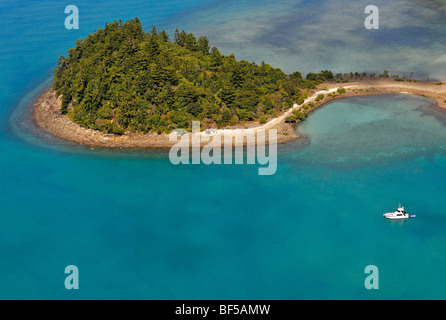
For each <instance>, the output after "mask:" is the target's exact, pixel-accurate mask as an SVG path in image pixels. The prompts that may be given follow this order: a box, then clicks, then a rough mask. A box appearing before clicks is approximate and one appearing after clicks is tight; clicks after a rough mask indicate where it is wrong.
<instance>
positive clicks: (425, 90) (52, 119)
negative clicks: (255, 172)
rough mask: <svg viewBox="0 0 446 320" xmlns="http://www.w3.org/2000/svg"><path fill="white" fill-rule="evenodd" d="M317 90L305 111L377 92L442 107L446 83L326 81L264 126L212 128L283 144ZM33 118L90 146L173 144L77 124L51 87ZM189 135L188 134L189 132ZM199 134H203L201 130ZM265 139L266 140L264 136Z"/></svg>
mask: <svg viewBox="0 0 446 320" xmlns="http://www.w3.org/2000/svg"><path fill="white" fill-rule="evenodd" d="M341 87H342V88H345V90H346V92H345V93H343V94H339V95H335V96H332V97H330V96H327V95H328V94H330V93H336V91H337V89H338V88H341ZM321 93H323V94H324V95H325V98H324V99H323V100H322V101H320V102H319V103H316V104H315V105H314V107H311V108H309V109H308V110H307V111H308V112H311V111H313V110H314V109H316V108H318V107H320V106H322V105H324V104H325V103H327V102H329V101H333V100H336V99H341V98H346V97H353V96H364V95H378V94H416V95H421V96H425V97H428V98H432V99H434V100H436V101H437V104H438V106H439V107H441V108H443V109H445V110H446V82H442V85H438V82H422V81H417V82H408V81H404V82H398V81H395V80H394V79H366V80H358V81H353V82H347V83H335V82H327V83H322V84H320V85H319V86H318V89H316V90H315V91H314V92H313V94H312V95H311V96H310V97H309V98H307V99H306V100H305V101H304V103H303V104H301V105H297V104H295V105H294V106H293V107H292V108H290V109H289V110H288V111H286V112H285V113H283V114H282V115H281V116H279V117H277V118H274V119H272V120H270V121H268V122H267V123H266V124H264V125H260V126H256V127H252V128H248V129H219V130H216V133H218V134H224V133H225V132H228V130H231V132H232V134H233V135H234V136H237V135H240V136H244V135H245V134H246V132H247V131H249V130H251V131H252V132H254V133H255V132H256V130H258V129H264V130H269V129H277V143H286V142H289V141H292V140H295V139H298V138H299V136H298V135H297V134H296V132H295V129H294V127H293V125H292V124H288V123H285V119H286V117H288V116H290V115H292V111H293V110H295V109H300V108H302V106H303V105H305V104H307V103H309V102H314V101H315V99H316V98H317V95H318V94H321ZM33 119H34V121H35V123H36V124H37V125H38V126H39V127H41V128H42V129H44V130H45V131H47V132H49V133H51V134H52V135H54V136H56V137H59V138H62V139H65V140H68V141H72V142H76V143H80V144H84V145H88V146H91V147H103V148H171V147H172V146H173V145H175V144H176V143H177V142H176V141H170V140H169V134H166V133H163V134H156V133H148V134H137V133H131V132H125V134H123V135H122V136H117V135H113V134H106V133H102V132H99V131H96V130H93V129H86V128H84V127H81V126H80V125H78V124H76V123H74V122H72V121H71V120H70V119H69V118H68V117H67V116H66V115H62V114H61V113H60V99H58V98H56V97H55V92H54V90H53V89H49V90H47V91H45V92H44V93H43V94H42V95H41V96H40V97H39V98H38V100H37V102H36V103H35V106H34V108H33ZM189 135H191V134H190V133H189ZM201 135H206V134H205V133H204V132H202V133H201ZM190 141H191V139H190ZM244 141H245V140H244ZM266 141H268V136H267V139H266ZM208 143H209V142H208V141H207V140H206V142H203V141H202V142H201V144H202V146H205V145H207V144H208ZM245 144H246V142H245Z"/></svg>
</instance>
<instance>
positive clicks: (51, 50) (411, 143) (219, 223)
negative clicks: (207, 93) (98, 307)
mask: <svg viewBox="0 0 446 320" xmlns="http://www.w3.org/2000/svg"><path fill="white" fill-rule="evenodd" d="M293 3H294V4H293V6H294V8H295V9H297V10H299V12H300V10H302V11H303V12H306V13H307V14H309V13H311V12H316V11H314V10H315V9H316V8H326V9H325V10H328V8H331V9H330V10H332V11H331V12H335V11H333V10H334V8H336V6H335V5H336V1H317V2H314V3H313V4H312V5H311V3H310V4H309V2H301V3H298V2H297V3H296V2H293ZM390 3H391V4H392V7H393V8H397V7H398V5H403V4H404V5H405V7H404V8H406V9H405V10H406V11H405V12H407V13H408V14H410V13H411V12H413V10H415V9H420V7H419V6H420V5H419V4H415V3H412V2H411V1H404V2H403V1H392V2H390ZM434 3H437V2H435V1H431V2H430V4H429V5H433V4H434ZM437 4H438V8H437V10H436V11H435V13H433V11H432V10H431V9H430V8H429V7H425V8H424V7H423V8H424V10H418V12H422V15H421V17H419V20H415V22H413V23H414V24H415V26H418V27H420V28H421V27H422V28H427V31H426V30H425V31H422V30H421V29H418V31H417V30H414V32H422V33H423V34H425V36H426V37H429V36H431V37H432V39H433V37H436V36H438V32H440V33H441V32H442V31H441V30H440V29H441V28H439V27H440V24H441V21H445V20H444V19H443V20H441V19H440V18H441V17H444V15H442V14H443V13H444V11H442V10H443V9H442V8H443V5H442V2H441V1H438V3H437ZM65 5H66V4H64V3H61V2H59V1H39V2H35V1H21V2H20V4H16V2H14V1H3V2H2V4H0V30H1V31H0V42H1V43H2V46H0V67H1V70H2V77H0V97H1V99H0V124H1V127H0V153H1V155H0V177H1V178H2V181H3V187H2V189H1V192H0V203H1V204H2V206H1V211H0V298H8V299H12V298H22V299H23V298H42V299H45V298H50V299H55V298H56V299H57V298H66V299H72V298H87V299H88V298H98V299H99V298H100V299H108V298H110V299H116V298H124V299H299V298H303V299H305V298H310V299H312V298H316V299H330V298H336V299H342V298H348V299H363V298H372V299H375V298H377V299H382V298H384V299H397V298H398V299H401V298H421V299H427V298H442V299H444V298H445V297H446V279H445V277H444V276H443V269H444V266H445V265H446V252H445V251H444V247H445V245H446V233H445V232H444V230H445V227H446V211H445V209H444V208H446V200H445V197H444V190H445V187H446V182H445V179H444V177H445V172H446V157H445V151H446V143H445V140H444V137H445V136H446V125H445V124H446V113H445V112H444V110H440V109H439V108H438V107H436V106H435V105H434V104H433V101H432V100H430V99H426V98H422V97H417V96H408V95H390V96H369V97H361V98H349V99H343V100H338V101H335V102H331V103H329V104H327V105H326V106H324V107H322V108H320V109H318V110H317V111H315V112H314V113H313V114H312V115H311V117H310V119H309V120H308V121H307V122H306V123H305V124H303V125H302V126H301V127H300V128H299V131H300V132H301V134H302V136H303V138H302V139H300V140H299V141H296V142H292V143H288V144H286V145H282V146H280V147H279V154H278V170H277V173H276V174H275V175H273V176H259V175H258V168H257V167H256V166H252V165H251V166H248V165H242V166H240V165H239V166H236V165H225V166H204V165H190V166H173V165H171V163H170V162H169V160H168V154H167V152H162V151H153V150H152V151H144V152H141V151H140V152H130V151H113V150H97V149H95V150H90V148H87V147H82V146H78V145H75V144H71V143H63V142H61V141H59V140H57V139H52V138H50V137H49V136H45V135H42V133H41V132H40V131H39V130H38V129H36V128H33V126H32V123H31V121H30V119H29V116H28V115H29V112H27V111H28V110H29V107H30V105H32V102H33V101H34V100H35V98H36V96H37V95H38V93H39V92H40V90H42V89H44V88H45V86H46V85H47V84H48V79H49V78H50V76H51V71H52V69H53V67H54V65H55V63H56V61H57V58H58V56H59V55H61V54H65V52H66V50H67V49H68V48H70V47H71V46H73V43H74V41H75V40H76V39H77V38H79V37H82V36H86V35H88V33H90V32H92V31H94V30H95V29H97V28H99V27H103V25H104V24H105V22H109V21H112V20H114V19H123V20H125V19H130V18H133V17H135V16H138V17H139V18H140V19H141V20H142V22H143V24H144V27H145V28H146V30H148V29H149V28H150V26H151V25H152V24H156V25H157V26H158V28H159V29H161V28H166V29H169V30H172V29H174V28H175V27H176V26H179V27H180V28H181V27H182V25H183V24H185V25H187V26H190V27H191V28H190V29H188V30H189V31H196V30H202V31H203V32H202V33H203V34H206V32H205V31H206V30H208V31H209V33H210V34H211V37H213V38H214V41H215V42H216V43H221V44H222V45H223V50H226V51H228V50H229V51H234V52H235V53H236V56H237V57H238V58H240V59H241V58H243V59H253V60H257V59H260V60H261V59H262V58H263V57H262V54H263V53H262V52H263V51H261V50H260V51H259V50H258V49H259V48H260V47H259V45H260V42H259V39H260V38H261V37H260V36H261V35H262V34H263V33H264V34H265V37H264V41H263V42H262V44H261V45H262V46H263V45H265V43H268V41H269V40H270V39H271V37H267V36H266V33H271V32H273V30H274V29H273V28H272V26H268V25H267V24H266V23H265V22H267V21H271V20H272V19H274V17H276V20H277V21H279V20H280V19H278V18H277V17H283V16H284V14H285V11H286V10H287V9H288V8H289V6H290V5H291V3H290V2H288V1H281V2H277V1H275V2H274V3H272V2H266V1H265V2H262V1H260V2H259V1H256V5H254V3H253V2H252V1H242V2H233V1H225V2H223V1H221V2H214V3H210V2H208V1H206V2H205V1H163V2H152V1H130V2H126V3H123V2H118V1H107V2H105V1H96V2H91V1H89V2H87V1H79V2H77V5H78V6H79V9H80V17H81V21H80V29H79V30H71V31H68V30H66V29H65V28H64V20H65V16H66V15H65V14H64V13H63V11H64V8H65ZM415 5H416V6H418V7H413V6H415ZM299 6H300V7H299ZM426 6H427V5H426ZM358 7H359V5H358V2H357V1H351V2H350V1H349V2H345V1H344V2H343V6H341V7H339V8H338V15H341V16H345V15H347V14H348V13H349V12H351V11H352V10H357V9H358ZM261 8H274V10H269V11H268V10H263V11H261ZM310 9H312V10H310ZM383 9H385V7H383ZM330 10H328V12H330ZM382 12H383V15H384V16H385V15H386V10H382ZM397 12H399V11H397ZM289 13H290V14H289V19H290V20H289V23H288V24H283V25H282V27H281V28H282V29H280V30H282V33H283V34H284V37H286V38H287V39H289V40H290V41H289V43H290V46H289V47H287V45H286V44H285V42H284V43H282V47H281V48H282V51H283V57H284V58H283V59H282V61H281V63H282V64H283V65H284V66H285V67H286V68H289V69H293V68H294V67H295V68H294V69H299V67H298V65H300V64H301V63H300V62H302V61H305V60H304V59H306V61H308V64H306V66H305V68H308V66H310V67H311V66H316V67H317V68H318V69H316V70H314V71H318V70H319V69H322V66H324V69H325V66H328V67H327V68H332V69H336V68H338V67H339V66H341V67H342V66H343V64H342V61H340V60H339V59H341V55H342V52H344V51H345V52H346V53H348V52H353V51H354V50H356V51H357V52H359V53H358V56H360V52H361V51H364V52H366V51H367V52H368V50H369V47H367V46H359V47H358V46H356V45H355V43H348V44H345V43H340V44H339V45H338V46H335V47H329V48H328V49H327V47H326V45H325V44H324V42H318V41H316V42H315V43H314V44H313V42H312V41H311V40H308V41H307V42H305V45H303V46H302V50H304V51H303V52H300V53H299V52H295V53H293V50H294V49H293V46H294V44H295V43H297V42H296V39H297V38H299V32H298V30H300V29H299V28H298V26H299V21H300V20H299V19H296V20H292V15H291V12H289ZM327 14H328V13H327ZM429 14H431V15H430V16H429ZM217 16H218V17H220V18H223V17H224V21H225V22H224V23H223V22H220V20H218V19H212V17H217ZM197 17H200V19H198V18H197ZM398 17H399V18H398ZM360 18H361V19H362V18H363V14H362V13H361V14H360ZM397 18H398V19H396V20H395V21H393V22H392V23H393V24H394V25H393V28H397V25H396V24H398V23H399V24H400V25H401V24H404V23H405V21H406V20H405V19H403V18H402V14H399V15H397ZM424 18H426V19H427V18H430V19H428V21H430V24H429V23H428V24H425V23H424V21H423V19H424ZM314 19H315V21H317V24H314V26H313V28H324V27H325V26H326V24H327V23H328V22H327V21H328V20H327V19H328V18H324V19H322V18H321V17H319V16H317V15H316V14H315V15H314ZM283 22H285V20H283ZM384 22H385V19H384V20H383V23H384ZM248 23H249V24H250V25H251V26H252V29H250V30H251V31H252V32H253V33H252V34H249V32H248V30H249V29H247V28H242V27H241V26H245V25H246V24H248ZM362 23H363V20H361V21H360V23H359V24H362ZM237 25H238V26H240V28H239V29H238V30H239V31H240V32H239V33H238V36H239V37H240V39H241V40H240V41H239V42H238V43H241V42H243V46H240V50H238V47H237V46H236V45H234V46H232V45H230V44H231V43H232V44H234V43H237V39H235V38H233V39H229V38H225V37H223V35H222V34H219V33H214V31H215V30H222V31H223V30H225V29H224V28H225V27H228V28H229V27H230V28H229V29H228V30H229V31H231V32H234V28H235V26H237ZM296 25H297V27H296ZM300 26H301V27H304V26H306V27H308V28H310V25H308V24H307V23H305V21H303V22H302V24H301V25H300ZM275 27H276V25H275ZM219 28H220V29H219ZM404 28H405V27H401V26H400V28H399V29H398V30H400V31H401V30H403V29H404ZM258 30H263V31H262V32H263V33H258ZM314 30H316V29H314ZM318 30H319V31H318V32H321V31H320V30H321V29H318ZM330 32H332V31H330ZM339 32H340V36H339V38H342V34H343V32H344V31H343V29H342V28H341V31H339ZM389 32H390V31H389V30H388V29H387V31H386V33H385V35H384V36H383V38H379V37H378V38H376V39H375V41H378V42H379V41H381V43H379V46H377V47H376V50H378V51H377V52H384V51H386V50H387V51H392V50H394V46H393V44H388V43H387V41H389V40H388V39H389V38H388V37H389V36H390V35H389ZM401 32H402V31H401ZM295 33H296V36H295V37H296V38H294V34H295ZM304 33H305V32H303V31H302V33H300V35H303V34H304ZM259 37H260V38H259ZM358 37H359V36H358ZM375 37H376V36H375ZM405 37H406V38H404V39H406V40H407V46H409V47H411V50H412V51H411V53H410V54H408V53H407V52H406V51H405V52H404V56H406V57H411V58H412V59H413V61H409V60H406V62H407V63H408V68H407V69H405V70H412V67H413V68H415V67H416V66H418V65H419V63H418V62H419V61H422V62H423V63H424V65H431V63H432V59H431V56H429V55H426V54H425V52H426V51H429V52H434V53H435V52H437V51H438V50H439V48H440V47H441V45H442V44H439V43H435V42H432V43H433V44H432V45H431V47H429V46H426V44H425V43H418V42H417V41H418V40H416V39H414V40H413V42H411V41H412V40H411V38H410V37H409V36H405ZM380 39H381V40H380ZM418 39H420V38H418ZM232 40H233V42H231V41H232ZM344 40H345V39H344ZM345 41H346V40H345ZM225 43H226V44H228V45H226V46H225ZM287 43H288V42H287ZM276 45H277V47H279V43H276V44H271V45H270V47H268V48H270V49H271V48H273V47H274V46H276ZM310 45H314V46H315V47H314V48H315V49H314V50H318V51H317V52H320V54H318V55H311V50H309V48H310V47H309V46H310ZM443 46H444V45H443ZM305 48H307V49H305ZM324 48H325V50H326V51H327V50H328V51H330V50H332V51H336V53H337V58H336V59H334V60H333V61H331V60H330V59H331V58H330V56H331V55H330V54H327V55H324V54H322V53H321V52H323V49H324ZM319 49H320V50H319ZM443 49H444V47H443ZM271 50H272V49H271ZM306 50H308V53H309V55H306V54H305V52H306ZM321 50H322V51H321ZM443 51H444V50H443ZM255 52H257V55H256V54H255ZM264 52H265V54H266V56H267V57H268V56H272V55H274V56H275V57H276V59H278V60H280V59H279V58H280V57H281V55H280V54H279V51H277V53H274V54H272V52H275V51H268V50H266V51H264ZM355 56H356V55H355ZM375 56H376V57H377V58H376V60H373V59H368V60H367V63H369V62H370V65H371V66H372V67H371V68H375V67H376V65H377V64H379V63H381V62H382V61H387V63H388V65H390V66H394V67H395V69H398V68H400V67H401V66H400V65H399V63H400V61H399V62H398V61H397V59H395V60H393V59H392V57H391V56H389V57H388V60H386V58H385V57H384V58H383V57H381V56H380V55H375ZM292 57H294V58H293V59H295V60H292V59H291V58H292ZM346 59H348V54H347V56H346ZM265 60H266V61H267V62H271V63H274V61H269V60H268V59H265ZM293 61H295V62H296V65H295V64H294V63H295V62H293ZM346 61H347V60H346ZM351 61H355V60H351ZM439 61H440V62H441V61H442V60H441V59H440V60H439ZM297 62H299V63H297ZM338 62H340V63H341V64H340V65H338V64H337V63H338ZM410 63H412V64H410ZM319 66H320V68H319ZM351 66H352V67H361V65H360V64H354V63H353V64H352V65H351ZM434 69H438V68H434ZM426 70H427V69H426ZM426 70H424V71H426ZM293 71H294V70H293ZM348 71H350V70H348ZM429 74H431V75H432V76H434V73H429ZM399 202H401V203H402V204H404V205H405V206H406V209H407V210H408V211H409V212H410V213H411V214H416V215H417V218H416V219H412V220H409V221H405V222H403V223H399V222H396V223H395V222H389V221H385V220H383V218H382V213H383V212H386V211H392V210H395V209H396V206H397V205H398V203H399ZM67 265H76V266H78V268H79V272H80V289H79V290H76V291H73V290H72V291H68V290H66V289H65V287H64V280H65V277H66V274H64V269H65V267H66V266H67ZM368 265H376V266H377V267H378V268H379V272H380V274H379V276H380V277H379V279H380V289H379V290H373V291H369V290H366V289H365V287H364V280H365V278H366V276H367V275H366V274H364V269H365V267H366V266H368Z"/></svg>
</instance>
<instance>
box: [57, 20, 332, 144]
mask: <svg viewBox="0 0 446 320" xmlns="http://www.w3.org/2000/svg"><path fill="white" fill-rule="evenodd" d="M329 78H333V75H332V74H331V72H329V71H324V72H321V73H320V74H318V75H317V76H316V78H314V77H313V78H312V79H311V80H310V79H302V76H301V74H300V73H299V72H295V73H293V74H291V75H286V74H285V73H284V72H282V70H280V69H278V68H273V67H271V66H270V65H268V64H266V63H264V62H262V63H261V64H260V65H257V64H256V63H254V62H247V61H243V60H242V61H237V60H236V58H235V56H234V54H231V55H223V54H221V53H220V51H219V50H218V49H217V48H216V47H212V48H210V45H209V40H208V39H207V38H206V37H205V36H201V37H199V38H198V39H197V38H196V37H195V36H194V35H193V34H191V33H187V32H185V31H181V32H180V31H178V29H177V30H176V32H175V35H174V39H173V41H171V40H170V37H169V35H168V34H167V32H166V31H164V30H163V31H158V30H157V29H156V28H155V27H154V26H152V29H151V31H150V32H145V31H144V30H143V28H142V25H141V22H140V21H139V20H138V18H135V19H133V20H129V21H127V22H125V23H124V22H122V21H114V22H113V23H110V24H106V26H105V28H103V29H99V30H97V31H96V32H94V33H92V34H90V35H88V36H87V37H86V38H85V39H80V40H78V41H77V42H76V46H75V48H72V49H69V50H68V57H65V56H61V57H60V58H59V61H58V64H57V67H56V69H55V71H54V83H53V88H54V90H55V91H56V93H57V95H58V96H60V97H61V98H62V106H61V112H62V114H66V115H67V116H68V117H69V118H70V119H71V120H72V121H73V122H75V123H77V124H79V125H80V126H82V127H85V128H89V129H94V130H98V131H101V132H104V133H112V134H118V135H120V134H123V133H124V132H125V131H127V130H129V131H131V132H134V133H143V134H144V133H148V132H156V133H158V134H160V133H169V132H171V131H172V130H173V129H177V128H181V129H186V130H188V129H190V128H191V123H192V121H194V120H198V121H200V122H201V124H202V128H208V127H214V128H221V127H226V126H233V125H236V124H240V123H244V122H252V121H258V123H261V124H262V123H266V122H267V120H268V119H269V118H271V117H276V116H277V115H279V114H280V113H281V112H283V111H284V110H287V109H289V108H290V107H292V106H293V104H294V103H297V104H299V103H302V102H303V100H304V93H305V89H309V88H315V85H316V84H318V83H320V82H321V81H323V80H326V79H329Z"/></svg>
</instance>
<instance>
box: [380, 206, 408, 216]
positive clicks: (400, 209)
mask: <svg viewBox="0 0 446 320" xmlns="http://www.w3.org/2000/svg"><path fill="white" fill-rule="evenodd" d="M383 216H384V217H386V219H389V220H404V219H409V218H410V216H409V214H408V213H407V212H406V211H405V210H404V207H402V206H401V205H400V206H399V207H398V210H396V211H395V212H389V213H384V214H383Z"/></svg>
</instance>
